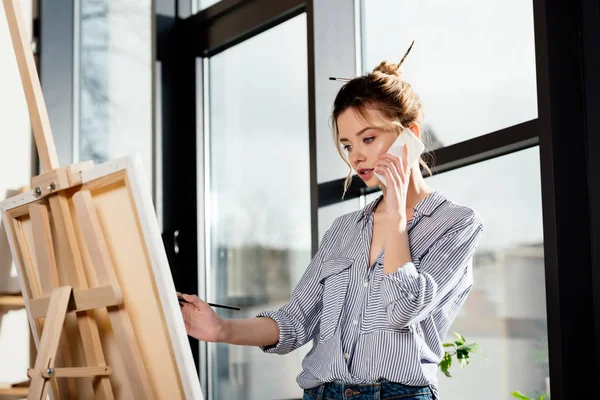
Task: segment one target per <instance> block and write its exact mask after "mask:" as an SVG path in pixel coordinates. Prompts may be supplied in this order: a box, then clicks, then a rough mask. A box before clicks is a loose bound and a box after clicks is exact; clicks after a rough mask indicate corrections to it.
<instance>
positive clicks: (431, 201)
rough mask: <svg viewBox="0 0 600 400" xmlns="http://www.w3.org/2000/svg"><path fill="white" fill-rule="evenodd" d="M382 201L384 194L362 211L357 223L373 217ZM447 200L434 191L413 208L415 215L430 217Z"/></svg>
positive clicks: (440, 193) (443, 195)
mask: <svg viewBox="0 0 600 400" xmlns="http://www.w3.org/2000/svg"><path fill="white" fill-rule="evenodd" d="M382 199H383V194H382V195H380V196H379V197H377V198H376V199H375V200H373V201H372V202H370V203H369V204H367V205H366V207H364V208H363V209H362V210H360V212H359V213H358V215H357V216H356V222H360V221H361V220H362V219H363V218H365V217H367V216H371V215H372V214H373V212H374V211H375V207H377V204H379V202H380V201H381V200H382ZM447 199H448V197H447V196H446V195H445V194H444V193H443V192H440V191H438V190H434V191H433V192H431V194H429V196H427V197H425V198H424V199H423V200H421V201H420V202H418V203H417V204H416V205H415V206H414V207H413V211H416V213H414V214H417V213H418V214H419V215H425V216H430V215H431V214H432V213H433V211H434V210H435V209H436V208H438V207H439V206H440V205H442V203H444V202H445V201H446V200H447Z"/></svg>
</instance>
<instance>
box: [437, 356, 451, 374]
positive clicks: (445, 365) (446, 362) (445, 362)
mask: <svg viewBox="0 0 600 400" xmlns="http://www.w3.org/2000/svg"><path fill="white" fill-rule="evenodd" d="M439 366H440V369H441V370H442V372H443V373H444V375H446V376H447V377H448V378H452V375H450V371H448V369H449V368H450V367H451V366H452V356H451V355H450V354H449V353H445V354H444V358H442V361H441V362H440V363H439Z"/></svg>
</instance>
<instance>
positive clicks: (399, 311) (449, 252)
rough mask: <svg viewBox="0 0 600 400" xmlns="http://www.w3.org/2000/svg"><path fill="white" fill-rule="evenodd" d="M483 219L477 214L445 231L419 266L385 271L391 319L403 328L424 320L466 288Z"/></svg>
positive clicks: (384, 300) (384, 297) (384, 301)
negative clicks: (463, 283)
mask: <svg viewBox="0 0 600 400" xmlns="http://www.w3.org/2000/svg"><path fill="white" fill-rule="evenodd" d="M482 231H483V223H482V222H481V218H480V217H479V216H478V215H475V216H473V217H472V218H470V219H469V220H467V221H465V222H464V223H460V224H459V226H457V227H456V228H454V229H451V230H450V231H449V232H447V233H445V234H444V235H443V236H442V237H440V239H438V240H437V241H436V242H435V243H434V244H433V245H432V246H431V247H430V248H429V250H428V251H427V253H426V254H425V255H424V256H423V257H422V258H421V261H420V264H419V270H417V268H416V267H415V265H414V264H413V263H412V262H409V263H406V264H404V265H402V266H401V267H400V268H398V269H397V270H396V271H395V272H393V273H387V274H385V276H384V278H383V280H382V283H381V289H382V292H381V300H382V305H383V306H384V307H385V308H386V310H387V314H388V322H389V324H390V326H392V327H394V328H404V327H407V326H409V325H412V324H414V323H417V322H419V321H422V320H423V319H425V318H426V317H427V316H429V315H430V314H431V313H432V312H434V311H436V310H438V309H439V308H440V307H442V306H443V305H444V303H445V302H447V301H451V300H452V299H453V298H454V294H458V293H454V292H458V291H463V290H464V288H463V285H460V283H461V281H462V280H463V279H468V278H469V277H470V275H468V274H467V272H468V268H470V266H471V263H472V257H473V254H474V252H475V249H476V248H477V245H478V243H479V240H480V237H481V233H482Z"/></svg>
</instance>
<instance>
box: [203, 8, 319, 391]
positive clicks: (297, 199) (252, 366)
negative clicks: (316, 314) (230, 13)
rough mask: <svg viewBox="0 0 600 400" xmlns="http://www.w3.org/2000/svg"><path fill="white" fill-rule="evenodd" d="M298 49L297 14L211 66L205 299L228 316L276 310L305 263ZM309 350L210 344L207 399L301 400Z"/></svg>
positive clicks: (301, 27) (304, 140) (307, 226)
mask: <svg viewBox="0 0 600 400" xmlns="http://www.w3.org/2000/svg"><path fill="white" fill-rule="evenodd" d="M306 43H307V39H306V15H305V14H302V15H299V16H297V17H295V18H293V19H291V20H288V21H286V22H284V23H282V24H280V25H278V26H276V27H274V28H272V29H270V30H268V31H266V32H264V33H262V34H260V35H258V36H255V37H254V38H252V39H249V40H247V41H244V42H243V43H241V44H239V45H237V46H235V47H232V48H230V49H228V50H226V51H224V52H222V53H220V54H218V55H216V56H214V57H212V58H211V59H210V61H209V82H208V84H209V92H210V94H209V115H210V126H209V133H208V135H209V136H208V141H209V143H210V144H209V158H210V161H209V164H210V169H209V171H210V175H209V181H210V205H209V206H208V207H209V214H208V215H210V219H209V220H207V221H206V223H207V224H209V232H210V234H209V236H210V246H209V265H208V268H209V293H208V298H209V300H210V301H213V300H214V301H217V302H221V303H225V304H236V305H239V306H240V307H241V308H242V311H237V312H228V311H227V310H225V311H222V310H218V312H219V313H222V315H224V316H227V317H236V318H245V317H253V316H254V315H256V313H257V312H259V311H262V310H271V309H277V308H279V307H280V306H282V305H283V304H284V303H285V302H287V301H288V300H289V298H290V295H291V291H292V290H293V288H294V287H295V285H296V283H297V282H298V280H299V279H300V276H301V275H302V274H303V273H304V271H305V270H306V267H307V266H308V263H309V262H310V258H311V215H310V175H309V173H310V168H309V167H310V166H309V145H308V139H309V136H308V69H307V68H308V67H307V45H306ZM275 49H276V51H274V50H275ZM308 347H309V346H306V347H305V348H303V349H300V350H299V351H296V352H293V353H291V354H288V355H286V356H283V357H282V356H277V355H272V354H263V353H262V352H261V351H260V349H257V348H253V347H252V348H250V347H241V346H230V345H225V344H218V345H216V346H213V345H210V347H209V352H210V354H211V357H212V358H211V360H212V380H211V383H212V385H211V387H212V389H211V390H212V398H214V399H265V398H294V397H301V393H302V392H301V390H300V388H299V387H298V385H297V383H296V381H295V379H296V376H297V375H298V374H299V373H300V371H301V361H302V358H303V357H304V354H305V353H306V352H307V351H308V350H309V348H308ZM267 370H268V371H270V373H269V376H268V377H267V375H266V374H264V371H267Z"/></svg>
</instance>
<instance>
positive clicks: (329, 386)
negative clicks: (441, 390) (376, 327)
mask: <svg viewBox="0 0 600 400" xmlns="http://www.w3.org/2000/svg"><path fill="white" fill-rule="evenodd" d="M306 391H307V392H308V393H311V394H313V395H314V396H315V397H316V398H343V399H352V398H353V397H357V396H360V395H362V396H363V398H364V396H370V395H373V396H374V395H375V394H378V395H379V396H377V397H378V398H380V397H381V396H383V397H388V396H402V395H424V396H427V395H429V396H432V395H433V393H432V392H431V389H430V388H429V386H407V385H403V384H400V383H394V382H388V381H384V382H377V383H368V384H357V383H340V382H328V383H324V384H322V385H320V386H317V387H314V388H311V389H306Z"/></svg>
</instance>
